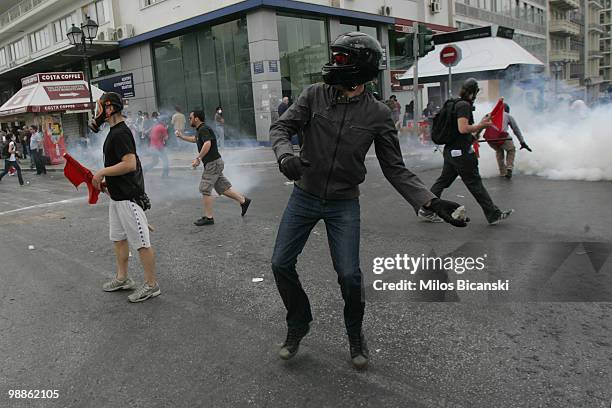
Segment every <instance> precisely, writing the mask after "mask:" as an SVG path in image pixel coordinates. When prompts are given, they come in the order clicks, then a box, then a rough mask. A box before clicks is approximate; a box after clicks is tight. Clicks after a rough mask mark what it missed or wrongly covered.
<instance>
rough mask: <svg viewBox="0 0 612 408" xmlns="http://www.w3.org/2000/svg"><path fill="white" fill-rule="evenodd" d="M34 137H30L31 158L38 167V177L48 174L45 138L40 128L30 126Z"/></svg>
mask: <svg viewBox="0 0 612 408" xmlns="http://www.w3.org/2000/svg"><path fill="white" fill-rule="evenodd" d="M30 130H31V131H32V136H31V137H30V156H31V157H30V158H31V160H32V161H33V162H34V165H35V166H36V175H38V176H40V175H41V174H47V169H46V167H45V158H44V153H43V151H44V150H43V136H42V133H41V132H40V130H38V126H36V125H32V126H30Z"/></svg>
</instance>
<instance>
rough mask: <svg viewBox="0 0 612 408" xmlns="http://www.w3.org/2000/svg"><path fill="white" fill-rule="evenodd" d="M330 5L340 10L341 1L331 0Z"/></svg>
mask: <svg viewBox="0 0 612 408" xmlns="http://www.w3.org/2000/svg"><path fill="white" fill-rule="evenodd" d="M330 5H331V6H332V7H335V8H342V0H331V1H330Z"/></svg>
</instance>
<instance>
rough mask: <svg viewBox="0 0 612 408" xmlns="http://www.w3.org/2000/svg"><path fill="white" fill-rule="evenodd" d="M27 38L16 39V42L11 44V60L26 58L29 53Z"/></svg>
mask: <svg viewBox="0 0 612 408" xmlns="http://www.w3.org/2000/svg"><path fill="white" fill-rule="evenodd" d="M27 47H28V45H27V43H26V38H25V37H23V38H22V39H21V40H19V41H15V42H14V43H12V44H10V45H9V57H10V60H11V61H16V60H20V59H22V58H24V57H25V56H26V55H28V50H27Z"/></svg>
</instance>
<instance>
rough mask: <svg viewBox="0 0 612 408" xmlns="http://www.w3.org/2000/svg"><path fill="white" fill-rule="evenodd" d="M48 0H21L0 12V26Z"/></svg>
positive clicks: (7, 23) (17, 18) (9, 22)
mask: <svg viewBox="0 0 612 408" xmlns="http://www.w3.org/2000/svg"><path fill="white" fill-rule="evenodd" d="M47 1H49V0H23V1H20V2H19V3H17V4H15V5H14V6H13V7H11V8H10V9H8V10H7V11H5V12H4V13H2V14H0V27H5V26H7V25H9V24H11V23H12V22H13V21H16V20H19V19H20V18H21V17H22V16H23V15H25V14H27V13H29V12H30V11H31V10H34V9H35V8H37V7H39V6H40V5H41V4H44V3H46V2H47Z"/></svg>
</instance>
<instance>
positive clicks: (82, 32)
mask: <svg viewBox="0 0 612 408" xmlns="http://www.w3.org/2000/svg"><path fill="white" fill-rule="evenodd" d="M97 35H98V23H96V22H95V21H94V20H92V19H91V18H89V16H85V24H83V23H81V28H79V27H76V26H75V25H74V24H72V27H70V28H69V29H68V31H67V32H66V37H67V38H68V41H69V42H70V44H71V45H74V46H76V47H77V49H78V48H79V45H80V46H81V47H82V48H83V62H84V63H85V66H86V67H87V85H88V86H89V103H90V105H91V115H92V117H93V116H95V112H94V103H93V93H92V92H91V67H90V65H89V58H88V57H87V40H89V45H91V44H93V40H94V38H96V36H97Z"/></svg>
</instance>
